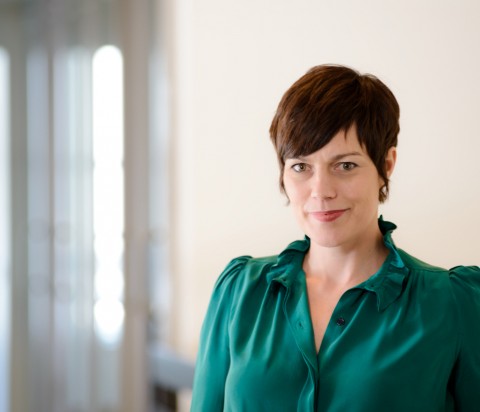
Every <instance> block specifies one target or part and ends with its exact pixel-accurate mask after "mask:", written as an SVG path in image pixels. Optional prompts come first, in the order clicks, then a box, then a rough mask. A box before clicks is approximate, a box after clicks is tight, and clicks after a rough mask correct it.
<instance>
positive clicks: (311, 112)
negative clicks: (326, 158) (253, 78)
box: [270, 65, 400, 202]
mask: <svg viewBox="0 0 480 412" xmlns="http://www.w3.org/2000/svg"><path fill="white" fill-rule="evenodd" d="M399 117H400V108H399V106H398V102H397V100H396V99H395V96H394V95H393V93H392V92H391V91H390V89H389V88H388V87H387V86H386V85H385V84H384V83H382V82H381V81H380V80H379V79H378V78H377V77H375V76H373V75H371V74H360V73H359V72H357V71H355V70H352V69H350V68H348V67H345V66H339V65H321V66H315V67H313V68H312V69H310V70H309V71H308V72H307V73H306V74H305V75H304V76H302V77H301V78H300V79H298V80H297V81H296V82H295V83H294V84H293V85H292V86H291V87H290V88H289V89H288V90H287V91H286V92H285V94H284V95H283V97H282V99H281V101H280V104H279V105H278V108H277V112H276V113H275V116H274V118H273V121H272V124H271V126H270V138H271V140H272V142H273V145H274V147H275V150H276V152H277V156H278V161H279V165H280V187H281V190H282V191H283V192H285V187H284V184H283V172H284V169H285V160H286V159H287V158H292V157H299V156H306V155H309V154H311V153H313V152H316V151H317V150H319V149H321V148H322V147H323V146H325V145H326V144H328V142H330V140H332V138H333V137H334V136H335V135H336V134H337V133H338V132H340V131H341V130H345V131H347V130H348V129H349V128H350V127H351V126H353V125H355V127H356V131H357V136H358V140H359V143H360V144H361V145H362V146H364V147H365V148H366V151H367V153H368V155H369V156H370V158H371V159H372V161H373V163H374V164H375V167H376V168H377V171H378V174H379V175H380V177H381V178H382V179H383V181H384V186H383V187H382V189H381V190H380V194H379V200H380V202H383V201H385V200H386V198H387V197H388V176H387V172H386V170H385V158H386V155H387V152H388V150H389V149H390V148H391V147H392V146H396V145H397V136H398V133H399V131H400V125H399Z"/></svg>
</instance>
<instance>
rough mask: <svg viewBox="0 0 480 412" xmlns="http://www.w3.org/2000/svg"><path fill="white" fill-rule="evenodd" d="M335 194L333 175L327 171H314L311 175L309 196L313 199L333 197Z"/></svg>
mask: <svg viewBox="0 0 480 412" xmlns="http://www.w3.org/2000/svg"><path fill="white" fill-rule="evenodd" d="M336 196H337V191H336V188H335V182H334V178H333V176H330V175H329V174H328V173H325V172H322V173H316V174H315V175H314V176H313V177H312V189H311V197H313V198H315V199H333V198H335V197H336Z"/></svg>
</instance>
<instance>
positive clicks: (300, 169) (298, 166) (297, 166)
mask: <svg viewBox="0 0 480 412" xmlns="http://www.w3.org/2000/svg"><path fill="white" fill-rule="evenodd" d="M292 169H293V170H295V172H297V173H301V172H304V171H305V170H307V165H306V164H305V163H297V164H294V165H293V166H292Z"/></svg>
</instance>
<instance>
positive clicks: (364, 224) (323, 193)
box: [283, 127, 396, 248]
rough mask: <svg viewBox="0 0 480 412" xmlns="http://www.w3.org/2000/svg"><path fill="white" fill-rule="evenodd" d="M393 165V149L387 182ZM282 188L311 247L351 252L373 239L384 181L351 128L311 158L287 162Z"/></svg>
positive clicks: (375, 233) (389, 157) (354, 129)
mask: <svg viewBox="0 0 480 412" xmlns="http://www.w3.org/2000/svg"><path fill="white" fill-rule="evenodd" d="M395 159H396V150H395V148H394V147H392V148H390V150H389V152H388V155H387V159H386V168H387V176H390V174H391V172H392V171H393V167H394V165H395ZM283 182H284V185H285V191H286V194H287V196H288V198H289V200H290V204H291V206H292V208H293V210H294V213H295V215H296V217H297V220H298V222H299V224H300V226H301V228H302V230H303V231H304V232H305V234H306V235H307V236H308V237H310V239H311V241H312V242H315V243H316V244H318V245H319V246H323V247H345V248H355V245H358V244H359V243H358V242H362V241H369V239H376V238H377V237H378V235H379V229H378V223H377V218H378V205H379V200H378V195H379V191H380V188H381V187H382V186H383V180H382V178H381V177H380V176H379V174H378V172H377V169H376V168H375V165H374V163H373V162H372V160H371V159H370V157H369V156H368V154H367V152H366V151H365V149H364V148H363V147H362V146H361V145H360V143H359V142H358V137H357V132H356V128H355V127H351V128H350V129H349V130H348V131H346V132H345V131H340V132H339V133H337V134H336V135H335V136H334V137H333V139H332V140H331V141H330V142H329V143H328V144H327V145H326V146H324V147H323V148H321V149H320V150H318V151H316V152H314V153H312V154H310V155H307V156H303V157H300V158H295V159H286V161H285V169H284V174H283Z"/></svg>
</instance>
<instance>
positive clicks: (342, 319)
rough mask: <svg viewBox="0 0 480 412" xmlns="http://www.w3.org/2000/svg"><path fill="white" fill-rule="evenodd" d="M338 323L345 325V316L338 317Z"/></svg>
mask: <svg viewBox="0 0 480 412" xmlns="http://www.w3.org/2000/svg"><path fill="white" fill-rule="evenodd" d="M337 325H338V326H343V325H345V319H344V318H338V319H337Z"/></svg>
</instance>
